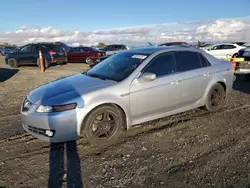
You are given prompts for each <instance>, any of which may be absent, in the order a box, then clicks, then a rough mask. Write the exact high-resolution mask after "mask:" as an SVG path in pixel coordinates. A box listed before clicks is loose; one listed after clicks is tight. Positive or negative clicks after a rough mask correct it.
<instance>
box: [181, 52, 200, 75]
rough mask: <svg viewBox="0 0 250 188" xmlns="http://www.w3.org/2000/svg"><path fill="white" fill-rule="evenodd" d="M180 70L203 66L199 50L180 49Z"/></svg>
mask: <svg viewBox="0 0 250 188" xmlns="http://www.w3.org/2000/svg"><path fill="white" fill-rule="evenodd" d="M177 53H178V56H179V61H178V65H177V68H178V71H180V72H184V71H189V70H194V69H199V68H201V67H202V66H201V61H200V58H199V55H198V53H197V52H188V51H179V52H177Z"/></svg>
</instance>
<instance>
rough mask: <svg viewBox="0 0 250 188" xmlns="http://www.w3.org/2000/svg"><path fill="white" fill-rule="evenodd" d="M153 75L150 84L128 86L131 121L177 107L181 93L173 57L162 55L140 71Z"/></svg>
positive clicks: (168, 54) (134, 83)
mask: <svg viewBox="0 0 250 188" xmlns="http://www.w3.org/2000/svg"><path fill="white" fill-rule="evenodd" d="M143 73H154V74H155V75H156V79H155V80H154V81H151V82H144V83H138V82H136V81H133V82H132V83H131V86H130V110H131V115H132V118H133V120H137V119H140V118H145V117H149V116H153V115H156V114H161V113H164V112H167V111H172V110H174V109H176V108H178V107H179V104H180V101H181V93H182V83H181V82H180V80H181V78H180V75H179V74H178V73H177V72H176V60H175V55H174V53H172V52H168V53H164V54H161V55H159V56H157V57H156V58H154V59H153V60H152V61H151V62H150V63H149V64H148V65H147V66H146V67H145V68H144V69H143V71H142V73H141V74H143Z"/></svg>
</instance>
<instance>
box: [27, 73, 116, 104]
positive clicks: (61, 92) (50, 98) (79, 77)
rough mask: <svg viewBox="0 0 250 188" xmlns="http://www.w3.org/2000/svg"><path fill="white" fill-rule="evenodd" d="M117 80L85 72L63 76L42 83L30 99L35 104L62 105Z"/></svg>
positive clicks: (30, 95) (30, 94) (31, 93)
mask: <svg viewBox="0 0 250 188" xmlns="http://www.w3.org/2000/svg"><path fill="white" fill-rule="evenodd" d="M114 83H115V82H109V81H105V80H101V79H99V78H93V77H89V76H86V75H84V74H75V75H72V76H68V77H63V78H60V79H58V80H55V81H53V82H50V83H48V84H45V85H42V86H40V87H38V88H36V89H34V90H33V91H31V92H30V93H29V94H28V96H27V97H28V99H29V100H30V101H31V102H32V103H35V104H43V105H60V104H65V103H67V102H69V101H72V100H74V99H76V98H78V99H79V98H80V97H81V96H82V95H83V94H85V93H87V92H89V91H92V90H94V89H100V88H103V87H106V86H109V85H112V84H114Z"/></svg>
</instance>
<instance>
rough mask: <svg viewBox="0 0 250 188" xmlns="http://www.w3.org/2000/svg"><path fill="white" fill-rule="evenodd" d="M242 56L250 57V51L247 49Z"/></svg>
mask: <svg viewBox="0 0 250 188" xmlns="http://www.w3.org/2000/svg"><path fill="white" fill-rule="evenodd" d="M242 56H243V57H250V52H249V51H245V52H244V53H243V55H242Z"/></svg>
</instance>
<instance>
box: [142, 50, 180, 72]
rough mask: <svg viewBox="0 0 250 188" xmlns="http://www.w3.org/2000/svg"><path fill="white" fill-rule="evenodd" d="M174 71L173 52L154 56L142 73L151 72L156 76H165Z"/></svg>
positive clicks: (174, 60)
mask: <svg viewBox="0 0 250 188" xmlns="http://www.w3.org/2000/svg"><path fill="white" fill-rule="evenodd" d="M175 72H176V59H175V55H174V53H173V52H168V53H164V54H160V55H159V56H157V57H155V58H154V59H153V60H152V61H151V62H150V63H149V64H148V65H147V66H146V68H145V69H144V70H143V73H153V74H155V75H156V77H161V76H166V75H169V74H172V73H175Z"/></svg>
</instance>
